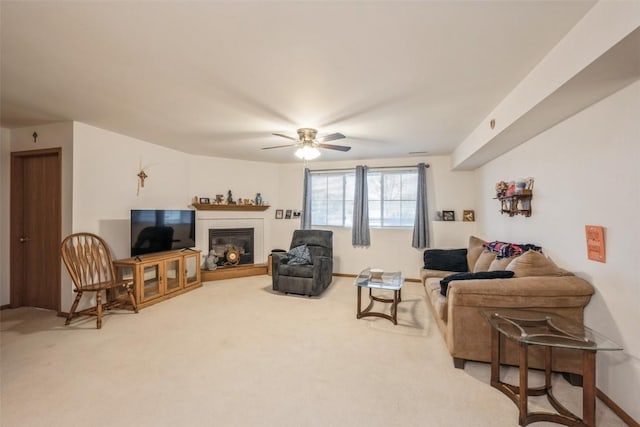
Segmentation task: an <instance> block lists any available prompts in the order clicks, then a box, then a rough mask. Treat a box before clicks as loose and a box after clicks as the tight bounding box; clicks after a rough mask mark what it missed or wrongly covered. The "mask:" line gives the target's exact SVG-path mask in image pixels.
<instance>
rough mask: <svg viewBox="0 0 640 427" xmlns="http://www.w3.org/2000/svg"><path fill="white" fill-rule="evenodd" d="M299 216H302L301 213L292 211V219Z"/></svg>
mask: <svg viewBox="0 0 640 427" xmlns="http://www.w3.org/2000/svg"><path fill="white" fill-rule="evenodd" d="M301 214H302V211H298V210H294V211H293V217H294V218H300V215H301Z"/></svg>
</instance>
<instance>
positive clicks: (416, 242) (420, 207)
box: [411, 163, 429, 249]
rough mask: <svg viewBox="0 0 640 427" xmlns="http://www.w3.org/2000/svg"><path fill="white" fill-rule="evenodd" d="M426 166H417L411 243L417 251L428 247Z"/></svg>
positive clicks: (421, 164) (422, 164)
mask: <svg viewBox="0 0 640 427" xmlns="http://www.w3.org/2000/svg"><path fill="white" fill-rule="evenodd" d="M427 212H428V210H427V165H425V164H424V163H420V164H418V197H417V198H416V219H415V221H414V223H413V242H412V244H411V246H413V247H414V248H417V249H424V248H428V247H429V218H428V216H427Z"/></svg>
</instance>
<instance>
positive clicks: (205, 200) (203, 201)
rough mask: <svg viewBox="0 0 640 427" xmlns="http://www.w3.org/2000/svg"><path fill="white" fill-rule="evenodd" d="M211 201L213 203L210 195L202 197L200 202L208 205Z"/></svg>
mask: <svg viewBox="0 0 640 427" xmlns="http://www.w3.org/2000/svg"><path fill="white" fill-rule="evenodd" d="M209 203H211V200H209V198H208V197H200V204H201V205H208V204H209Z"/></svg>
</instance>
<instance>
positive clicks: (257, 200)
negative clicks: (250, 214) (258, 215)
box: [256, 193, 262, 206]
mask: <svg viewBox="0 0 640 427" xmlns="http://www.w3.org/2000/svg"><path fill="white" fill-rule="evenodd" d="M256 205H258V206H262V196H261V195H260V193H258V194H256Z"/></svg>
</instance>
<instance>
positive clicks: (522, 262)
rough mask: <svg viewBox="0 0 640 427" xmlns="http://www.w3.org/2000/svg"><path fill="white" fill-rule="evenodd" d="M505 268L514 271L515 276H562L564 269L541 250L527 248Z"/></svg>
mask: <svg viewBox="0 0 640 427" xmlns="http://www.w3.org/2000/svg"><path fill="white" fill-rule="evenodd" d="M506 269H507V270H511V271H513V272H514V273H515V277H527V276H562V275H565V271H564V270H562V269H561V268H559V267H558V266H557V265H556V264H555V263H554V262H553V261H551V260H550V259H549V258H547V257H546V256H544V255H543V254H542V253H541V252H537V251H533V250H529V251H527V252H525V253H523V254H522V255H520V256H519V257H516V258H515V259H514V260H513V261H511V262H510V263H509V265H507V268H506Z"/></svg>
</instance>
